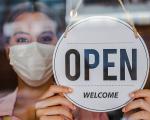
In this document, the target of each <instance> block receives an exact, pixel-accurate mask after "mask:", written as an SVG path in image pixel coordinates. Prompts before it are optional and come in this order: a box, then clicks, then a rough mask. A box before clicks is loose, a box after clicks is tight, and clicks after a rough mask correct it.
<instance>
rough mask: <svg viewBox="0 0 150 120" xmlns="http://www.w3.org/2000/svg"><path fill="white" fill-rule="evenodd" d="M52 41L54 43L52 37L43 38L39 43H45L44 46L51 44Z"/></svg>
mask: <svg viewBox="0 0 150 120" xmlns="http://www.w3.org/2000/svg"><path fill="white" fill-rule="evenodd" d="M51 41H52V38H51V37H50V36H42V37H40V38H39V40H38V42H40V43H43V44H50V42H51Z"/></svg>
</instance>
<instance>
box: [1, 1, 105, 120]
mask: <svg viewBox="0 0 150 120" xmlns="http://www.w3.org/2000/svg"><path fill="white" fill-rule="evenodd" d="M48 11H49V10H48V9H46V7H45V6H44V5H43V4H41V3H34V4H31V3H25V4H23V5H19V6H16V7H15V10H14V11H12V14H11V15H10V17H9V19H8V21H7V22H5V25H4V35H5V38H7V39H6V40H7V45H6V47H5V49H6V54H7V57H8V59H9V60H10V64H11V65H12V67H13V69H14V71H15V72H16V73H17V76H18V87H17V88H16V90H15V91H14V92H13V93H12V94H9V95H7V96H5V97H3V98H1V99H0V116H1V117H0V118H1V119H4V120H5V119H10V120H37V119H40V120H73V119H74V120H75V119H77V120H108V117H107V114H106V113H91V112H88V111H85V110H81V109H79V108H77V107H76V106H75V105H73V104H72V103H71V102H70V101H68V100H67V99H66V98H65V97H64V96H63V93H66V94H69V93H71V92H72V91H73V90H72V89H71V88H68V87H64V86H57V85H54V80H53V73H52V55H53V51H54V47H55V44H56V42H57V38H56V23H55V22H54V20H53V17H52V16H51V15H50V14H49V13H48ZM73 114H74V115H75V116H74V115H73Z"/></svg>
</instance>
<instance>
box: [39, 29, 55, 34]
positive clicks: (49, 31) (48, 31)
mask: <svg viewBox="0 0 150 120" xmlns="http://www.w3.org/2000/svg"><path fill="white" fill-rule="evenodd" d="M44 33H52V34H54V32H52V31H51V30H47V31H44V32H41V34H44ZM41 34H40V35H41Z"/></svg>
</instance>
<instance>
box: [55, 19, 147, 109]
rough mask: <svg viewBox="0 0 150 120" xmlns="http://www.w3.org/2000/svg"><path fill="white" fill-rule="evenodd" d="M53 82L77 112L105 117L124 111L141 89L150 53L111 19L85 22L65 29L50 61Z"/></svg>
mask: <svg viewBox="0 0 150 120" xmlns="http://www.w3.org/2000/svg"><path fill="white" fill-rule="evenodd" d="M53 72H54V77H55V80H56V83H57V84H58V85H64V86H68V87H71V88H73V93H70V94H66V95H65V96H66V97H67V98H68V99H69V100H70V101H71V102H73V103H74V104H75V105H77V106H78V107H81V108H83V109H86V110H89V111H94V112H106V111H112V110H116V109H119V108H121V107H123V106H125V105H126V104H127V103H128V102H129V101H130V100H131V98H130V97H129V93H131V92H133V91H135V90H137V89H142V88H143V87H144V85H145V83H146V81H147V77H148V73H149V54H148V50H147V48H146V45H145V43H144V41H143V40H142V38H141V37H140V35H138V38H136V37H135V34H134V32H133V29H132V27H131V26H130V25H129V24H127V23H125V22H123V21H121V20H118V19H116V18H111V17H90V18H87V19H83V20H81V21H79V22H77V23H75V24H73V25H72V26H70V27H69V30H68V32H67V35H66V36H64V35H62V37H61V38H60V40H59V41H58V44H57V45H56V48H55V52H54V56H53Z"/></svg>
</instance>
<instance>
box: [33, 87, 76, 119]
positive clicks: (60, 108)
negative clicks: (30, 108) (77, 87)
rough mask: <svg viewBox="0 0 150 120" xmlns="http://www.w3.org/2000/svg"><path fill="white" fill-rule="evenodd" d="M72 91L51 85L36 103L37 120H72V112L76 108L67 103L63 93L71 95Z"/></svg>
mask: <svg viewBox="0 0 150 120" xmlns="http://www.w3.org/2000/svg"><path fill="white" fill-rule="evenodd" d="M71 92H72V89H71V88H68V87H64V86H57V85H52V86H50V88H49V90H48V91H47V92H46V93H45V94H44V95H43V96H42V97H41V99H40V101H39V102H37V103H36V105H35V107H36V117H37V118H38V119H39V120H73V115H72V110H75V109H76V107H75V106H74V105H73V104H72V103H71V102H70V101H68V100H67V99H66V98H65V97H64V96H63V93H71Z"/></svg>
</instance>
